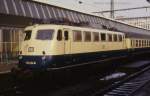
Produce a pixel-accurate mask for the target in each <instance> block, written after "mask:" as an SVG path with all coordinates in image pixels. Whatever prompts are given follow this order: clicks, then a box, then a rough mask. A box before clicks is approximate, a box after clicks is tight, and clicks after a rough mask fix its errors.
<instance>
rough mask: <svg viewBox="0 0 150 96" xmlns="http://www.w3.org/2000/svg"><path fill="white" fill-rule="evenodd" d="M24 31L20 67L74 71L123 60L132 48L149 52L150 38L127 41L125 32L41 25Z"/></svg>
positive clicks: (139, 51) (138, 51) (136, 51)
mask: <svg viewBox="0 0 150 96" xmlns="http://www.w3.org/2000/svg"><path fill="white" fill-rule="evenodd" d="M24 32H25V38H24V41H23V42H22V45H21V49H20V55H19V67H20V68H28V69H63V68H72V67H76V66H84V65H87V64H92V63H98V62H102V61H109V60H114V59H119V58H124V57H126V56H128V55H129V52H131V51H132V50H133V49H134V50H133V51H132V54H134V53H136V54H138V53H141V52H143V50H144V51H149V49H150V48H149V47H150V39H143V38H129V37H128V38H127V37H125V33H121V32H116V31H108V30H103V29H94V28H84V27H75V26H68V25H53V24H41V25H33V26H29V27H27V28H25V30H24ZM130 49H132V50H130ZM129 50H130V51H129Z"/></svg>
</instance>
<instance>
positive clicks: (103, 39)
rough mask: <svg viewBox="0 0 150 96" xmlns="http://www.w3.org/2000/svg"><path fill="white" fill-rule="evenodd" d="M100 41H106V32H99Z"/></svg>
mask: <svg viewBox="0 0 150 96" xmlns="http://www.w3.org/2000/svg"><path fill="white" fill-rule="evenodd" d="M101 41H106V34H105V33H101Z"/></svg>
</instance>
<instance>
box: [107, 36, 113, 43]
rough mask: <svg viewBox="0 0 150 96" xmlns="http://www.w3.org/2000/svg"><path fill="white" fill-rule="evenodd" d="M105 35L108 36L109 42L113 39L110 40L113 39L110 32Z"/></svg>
mask: <svg viewBox="0 0 150 96" xmlns="http://www.w3.org/2000/svg"><path fill="white" fill-rule="evenodd" d="M107 36H108V41H109V42H112V41H113V40H112V39H113V38H112V34H108V35H107Z"/></svg>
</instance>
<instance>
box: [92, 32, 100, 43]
mask: <svg viewBox="0 0 150 96" xmlns="http://www.w3.org/2000/svg"><path fill="white" fill-rule="evenodd" d="M93 41H94V42H97V41H99V33H98V32H93Z"/></svg>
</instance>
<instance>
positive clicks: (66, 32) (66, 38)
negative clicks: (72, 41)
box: [64, 31, 69, 40]
mask: <svg viewBox="0 0 150 96" xmlns="http://www.w3.org/2000/svg"><path fill="white" fill-rule="evenodd" d="M64 37H65V40H68V38H69V36H68V31H65V32H64Z"/></svg>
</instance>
